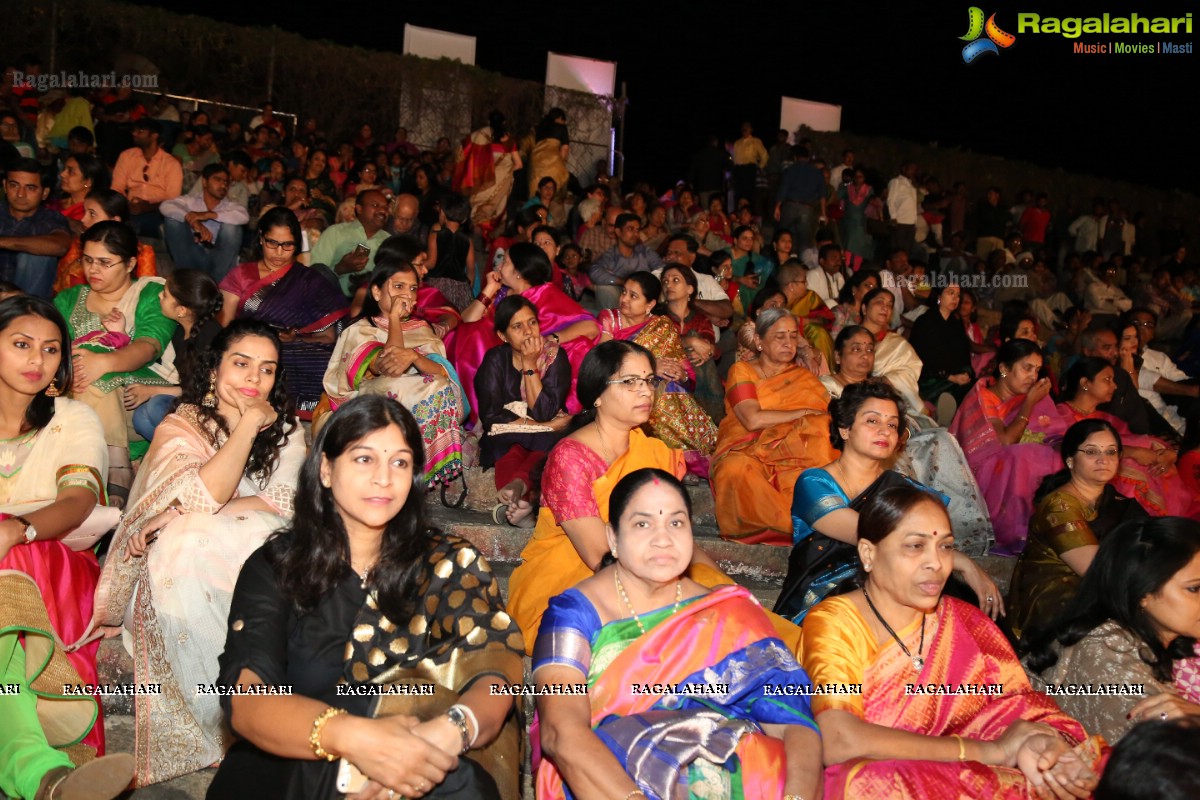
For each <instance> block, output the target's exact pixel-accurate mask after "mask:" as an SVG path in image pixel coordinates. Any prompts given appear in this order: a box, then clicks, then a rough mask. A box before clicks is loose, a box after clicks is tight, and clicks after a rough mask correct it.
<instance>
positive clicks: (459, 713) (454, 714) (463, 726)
mask: <svg viewBox="0 0 1200 800" xmlns="http://www.w3.org/2000/svg"><path fill="white" fill-rule="evenodd" d="M446 716H447V717H449V718H450V721H451V722H453V723H454V724H455V725H457V726H458V732H459V734H461V735H462V750H461V751H459V754H460V755H461V754H462V753H465V752H467V751H468V750H470V749H471V731H470V729H469V728H467V715H466V714H464V713H463V710H462V709H461V708H459V707H458V706H457V705H453V706H450V707H449V708H447V709H446Z"/></svg>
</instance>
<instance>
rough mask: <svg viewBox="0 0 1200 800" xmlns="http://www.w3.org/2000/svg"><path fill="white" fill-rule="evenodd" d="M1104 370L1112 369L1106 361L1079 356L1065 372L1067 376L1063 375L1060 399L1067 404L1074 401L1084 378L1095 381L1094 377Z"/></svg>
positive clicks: (1095, 357) (1081, 389) (1094, 357)
mask: <svg viewBox="0 0 1200 800" xmlns="http://www.w3.org/2000/svg"><path fill="white" fill-rule="evenodd" d="M1106 369H1113V365H1112V364H1111V363H1110V362H1109V361H1108V359H1104V358H1099V357H1097V356H1080V358H1079V359H1078V360H1076V361H1075V363H1074V364H1072V365H1071V368H1070V369H1068V370H1067V374H1065V375H1063V379H1062V387H1061V391H1062V399H1063V400H1066V401H1067V402H1070V401H1072V400H1074V399H1075V396H1076V395H1078V394H1079V393H1080V392H1081V391H1083V387H1082V386H1080V384H1081V383H1082V382H1083V379H1084V378H1087V379H1088V380H1089V381H1095V380H1096V377H1097V376H1098V375H1099V374H1100V373H1101V372H1103V371H1104V370H1106ZM1114 377H1115V375H1114Z"/></svg>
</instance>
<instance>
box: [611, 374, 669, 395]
mask: <svg viewBox="0 0 1200 800" xmlns="http://www.w3.org/2000/svg"><path fill="white" fill-rule="evenodd" d="M605 383H606V384H608V385H609V386H622V387H624V388H625V389H627V390H629V391H631V392H632V391H634V390H635V389H639V388H641V387H642V386H649V387H650V388H651V389H657V388H658V387H660V386H662V385H663V379H662V378H660V377H658V376H657V375H650V376H649V377H645V378H643V377H641V376H640V375H631V376H629V377H628V378H617V379H616V380H613V381H605Z"/></svg>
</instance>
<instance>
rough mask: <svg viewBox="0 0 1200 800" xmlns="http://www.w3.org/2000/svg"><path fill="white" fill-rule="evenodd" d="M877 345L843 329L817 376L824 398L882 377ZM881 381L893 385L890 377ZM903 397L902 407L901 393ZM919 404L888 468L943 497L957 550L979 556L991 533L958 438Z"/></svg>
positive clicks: (853, 329)
mask: <svg viewBox="0 0 1200 800" xmlns="http://www.w3.org/2000/svg"><path fill="white" fill-rule="evenodd" d="M889 296H890V295H889ZM879 347H880V345H879V344H878V343H877V342H876V341H875V336H874V335H873V334H872V333H871V331H870V330H868V329H867V328H865V327H862V326H860V325H850V326H847V327H845V328H843V329H842V332H841V333H839V334H838V337H837V340H836V341H835V342H834V345H833V349H834V359H835V361H836V362H837V367H836V369H837V371H836V372H835V373H834V374H833V375H824V376H822V377H821V383H823V384H824V385H825V388H826V389H828V390H829V394H830V396H832V397H841V396H842V392H843V391H844V390H845V388H846V387H847V386H849V385H850V384H853V383H861V382H863V381H865V380H866V379H867V378H868V377H870V376H871V375H872V374H875V375H880V376H881V377H887V376H883V375H881V373H880V371H879V369H878V368H877V366H876V365H877V364H878V358H879ZM887 381H888V383H889V384H892V387H893V388H896V386H895V384H894V383H892V380H891V378H890V377H887ZM902 396H904V395H903V394H902ZM904 399H905V404H906V405H907V404H908V402H909V401H908V398H907V396H904ZM920 408H921V407H920V406H918V407H917V408H915V409H914V408H913V407H912V406H907V419H906V422H907V423H908V438H907V439H906V440H905V441H903V442H901V446H899V447H897V448H896V455H895V456H894V458H895V461H894V463H893V464H892V465H891V466H892V467H893V468H894V469H895V470H896V471H897V472H899V473H901V474H902V475H906V476H908V477H909V478H912V479H913V480H915V481H917V482H918V483H921V484H924V485H925V486H931V487H933V488H935V489H937V490H938V491H940V492H942V493H943V494H945V495H947V496H948V497H949V498H950V503H949V505H948V506H947V511H948V512H949V513H950V521H951V522H953V523H954V540H955V542H956V544H957V546H958V548H959V549H960V550H962V551H963V552H964V553H966V554H967V555H969V556H981V555H984V554H985V553H986V552H987V551H988V549H989V548H990V547H991V546H992V542H993V541H994V539H995V534H994V533H993V531H992V523H991V519H990V518H989V517H988V511H987V504H986V503H985V502H984V499H983V495H982V494H981V493H980V491H979V484H978V483H976V482H975V475H974V474H973V473H972V472H971V468H970V466H969V465H968V464H967V458H966V456H965V455H964V454H963V451H962V447H961V446H960V445H959V443H958V440H957V439H956V438H954V436H953V434H951V433H950V431H949V429H948V428H943V427H941V426H939V425H938V424H937V422H935V421H934V420H933V419H931V418H930V417H929V416H927V415H925V414H922V413H921V412H920Z"/></svg>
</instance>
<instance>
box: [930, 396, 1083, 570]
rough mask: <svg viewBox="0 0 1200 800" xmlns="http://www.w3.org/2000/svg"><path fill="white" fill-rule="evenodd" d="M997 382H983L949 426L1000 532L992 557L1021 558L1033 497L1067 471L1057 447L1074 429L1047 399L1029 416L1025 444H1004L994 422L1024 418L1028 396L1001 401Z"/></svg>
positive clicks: (959, 408)
mask: <svg viewBox="0 0 1200 800" xmlns="http://www.w3.org/2000/svg"><path fill="white" fill-rule="evenodd" d="M993 383H994V382H993V380H992V379H991V378H984V379H981V380H980V381H978V382H977V383H976V384H975V385H974V386H973V387H971V391H969V392H967V396H966V397H965V398H963V401H962V404H961V405H960V406H959V407H958V413H957V414H956V415H955V416H954V421H953V422H952V423H951V424H950V432H951V433H952V434H954V436H955V437H956V438H957V439H958V442H959V444H961V445H962V449H963V452H964V453H965V454H966V456H967V463H968V464H969V465H970V466H971V472H973V473H974V474H975V479H976V480H977V481H978V482H979V489H980V491H981V492H982V493H983V498H984V500H986V501H987V507H988V512H989V513H990V514H991V517H992V524H993V526H994V528H995V531H996V546H995V547H994V548H993V552H994V553H997V554H999V555H1019V554H1020V553H1021V551H1022V550H1024V549H1025V540H1026V538H1028V536H1029V518H1030V517H1031V516H1032V515H1033V495H1034V493H1035V492H1036V491H1037V487H1038V485H1039V484H1040V483H1041V482H1042V478H1044V477H1046V476H1047V475H1049V474H1051V473H1052V472H1057V471H1058V470H1059V469H1060V468H1061V467H1062V459H1061V458H1060V457H1059V455H1058V449H1057V448H1058V442H1059V441H1060V440H1061V439H1062V436H1063V434H1064V433H1066V431H1067V428H1068V427H1069V426H1068V425H1067V424H1066V421H1065V420H1064V419H1063V418H1062V415H1061V414H1059V413H1058V409H1056V408H1055V407H1054V403H1053V402H1052V401H1051V400H1050V398H1049V397H1046V398H1043V399H1042V400H1041V401H1040V402H1039V403H1038V404H1037V405H1036V406H1034V409H1033V413H1032V414H1030V415H1029V417H1030V418H1029V423H1028V425H1027V426H1026V428H1025V436H1024V437H1023V439H1022V441H1021V442H1020V443H1017V444H1011V445H1006V444H1004V443H1003V442H1001V441H1000V437H999V435H998V434H997V433H996V429H995V428H994V427H992V420H993V419H995V418H997V417H999V418H1000V419H1001V420H1003V422H1004V424H1005V425H1008V424H1010V423H1011V422H1012V421H1013V420H1015V419H1016V418H1017V415H1018V414H1020V413H1021V404H1022V403H1024V402H1025V396H1024V395H1018V396H1016V397H1011V398H1009V399H1008V400H1007V401H1005V402H1000V401H999V398H998V397H997V396H996V395H995V394H994V393H993V392H992V386H993Z"/></svg>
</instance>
